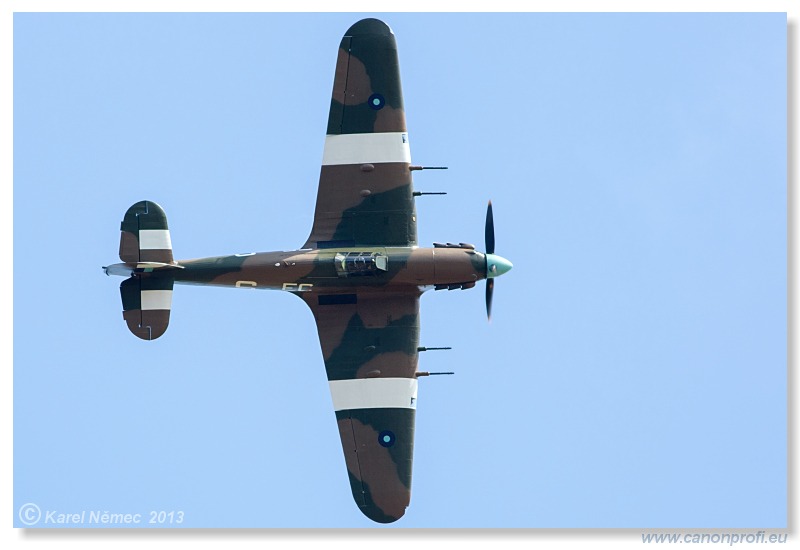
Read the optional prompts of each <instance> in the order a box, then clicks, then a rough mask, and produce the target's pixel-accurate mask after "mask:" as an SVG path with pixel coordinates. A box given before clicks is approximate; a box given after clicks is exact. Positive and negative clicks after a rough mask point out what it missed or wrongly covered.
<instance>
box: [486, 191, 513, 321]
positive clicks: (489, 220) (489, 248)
mask: <svg viewBox="0 0 800 550" xmlns="http://www.w3.org/2000/svg"><path fill="white" fill-rule="evenodd" d="M485 239H486V317H487V318H488V319H489V320H491V318H492V294H493V293H494V279H495V278H496V277H499V276H500V275H502V274H503V273H506V272H507V271H510V270H511V268H512V267H514V265H513V264H512V263H511V262H509V261H508V260H506V259H505V258H503V257H502V256H497V255H496V254H495V253H494V215H493V214H492V201H489V207H488V208H487V209H486V229H485Z"/></svg>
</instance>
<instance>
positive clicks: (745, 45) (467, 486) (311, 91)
mask: <svg viewBox="0 0 800 550" xmlns="http://www.w3.org/2000/svg"><path fill="white" fill-rule="evenodd" d="M372 15H374V14H347V13H339V14H326V15H318V14H309V15H281V14H226V15H219V14H205V15H190V14H169V15H165V14H161V15H151V14H111V15H92V14H18V15H16V16H15V18H14V90H13V91H14V113H13V114H14V159H13V160H14V187H13V192H14V202H13V207H14V228H13V229H14V514H15V517H14V522H15V525H16V526H21V524H20V521H19V518H18V517H17V510H18V509H19V508H20V507H21V506H22V505H24V504H26V503H31V502H32V503H36V504H37V505H38V506H39V507H40V508H41V509H42V510H57V511H60V512H80V511H82V510H87V511H90V510H101V511H106V510H107V511H110V512H117V513H142V514H145V518H148V517H149V516H148V515H147V514H148V513H149V511H151V510H155V511H159V510H165V511H171V510H175V511H177V510H180V511H183V512H184V523H183V526H184V527H375V526H377V524H374V523H373V522H371V521H370V520H368V519H367V518H365V517H364V516H363V515H362V514H361V513H360V512H359V511H358V509H357V507H356V505H355V503H354V502H353V499H352V496H351V493H350V487H349V483H348V479H347V473H346V469H345V464H344V458H343V455H342V449H341V444H340V441H339V436H338V431H337V429H336V424H335V418H334V414H333V410H332V405H331V400H330V395H329V391H328V385H327V381H326V378H325V371H324V365H323V362H322V355H321V352H320V349H319V345H318V339H317V334H316V327H315V324H314V320H313V317H312V315H311V313H310V311H309V310H308V309H307V308H306V306H305V305H304V304H303V303H302V302H301V301H300V300H297V299H296V298H295V297H294V296H291V295H289V294H285V293H280V292H269V291H255V290H237V289H219V288H207V287H192V286H176V288H175V292H174V297H173V311H172V317H171V324H170V327H169V329H168V330H167V332H166V334H165V335H164V336H163V337H162V338H160V339H159V340H157V341H154V342H144V341H141V340H139V339H137V338H135V337H134V336H133V335H132V334H130V333H129V332H128V330H127V328H126V326H125V323H124V321H123V320H122V315H121V302H120V297H119V291H118V287H119V284H120V283H121V282H122V279H121V278H116V277H106V276H105V275H103V272H102V270H101V269H100V268H101V266H103V265H108V264H110V263H115V262H117V261H118V258H117V250H118V244H119V223H120V220H121V219H122V216H123V214H124V212H125V210H126V209H127V208H128V207H129V206H130V205H131V204H133V203H134V202H136V201H139V200H143V199H148V200H153V201H155V202H158V203H159V204H160V205H161V206H162V207H163V208H164V209H165V211H166V213H167V216H168V219H169V224H170V229H171V234H172V242H173V246H174V250H175V255H176V257H177V258H183V259H188V258H194V257H200V256H211V255H219V254H227V253H240V252H251V251H268V250H287V249H293V248H296V247H299V246H300V245H301V244H302V243H303V242H304V241H305V239H306V237H307V236H308V233H309V230H310V227H311V222H312V216H313V210H314V201H315V197H316V192H317V182H318V177H319V165H320V161H321V157H322V146H323V142H324V133H325V129H326V122H327V114H328V107H329V102H330V92H331V87H332V82H333V71H334V65H335V60H336V49H337V47H338V44H339V40H340V38H341V35H342V34H343V33H344V31H345V30H346V29H347V28H348V27H349V26H350V25H351V24H352V23H353V22H355V21H357V20H358V19H360V18H362V17H364V16H372ZM379 17H380V18H381V19H383V20H384V21H386V22H387V23H388V24H389V25H390V26H391V27H392V29H393V30H394V32H395V34H396V36H397V42H398V47H399V55H400V66H401V74H402V83H403V89H404V94H405V106H406V116H407V123H408V129H409V138H410V143H411V155H412V160H413V162H415V163H418V164H425V165H446V166H449V167H450V168H449V170H448V171H444V172H422V173H419V172H417V173H415V178H414V183H415V187H416V189H417V190H420V191H446V192H448V195H446V196H444V197H436V196H434V197H422V198H420V199H418V201H417V210H418V220H419V226H418V227H419V241H420V245H424V246H430V244H431V243H432V242H433V241H455V242H458V241H464V242H472V243H475V244H476V245H478V247H479V248H481V249H482V248H483V224H484V216H485V208H486V202H487V200H488V199H492V201H493V204H494V214H495V226H496V232H497V252H498V253H499V254H501V255H503V256H505V257H507V258H508V259H510V260H511V261H512V262H513V263H514V270H513V271H511V272H510V273H509V274H507V275H505V276H503V277H502V278H500V279H498V280H497V284H496V288H495V296H494V306H493V318H492V322H491V323H487V322H486V318H485V311H484V287H483V283H481V284H479V285H478V287H476V288H475V289H473V290H471V291H463V292H462V291H452V292H435V293H434V292H429V293H427V294H426V295H424V296H423V298H422V302H421V303H422V311H421V324H422V332H421V344H422V345H426V346H452V347H453V350H452V351H449V352H430V353H424V354H422V355H421V358H420V369H422V370H432V371H442V370H454V371H455V372H456V375H455V376H451V377H437V378H429V379H421V380H420V388H419V401H418V409H417V430H416V446H415V462H414V479H413V487H412V491H413V494H412V500H411V505H410V507H409V509H408V511H407V513H406V516H405V517H404V518H403V519H401V520H400V521H399V522H397V523H396V524H394V526H396V527H553V528H573V527H582V528H587V527H617V528H680V527H693V528H706V527H708V528H710V527H718V528H723V527H725V528H727V527H736V528H745V527H750V528H781V527H785V526H786V525H787V385H786V380H787V324H786V320H787V291H786V289H787V278H786V273H787V256H786V250H787V237H786V235H787V186H786V179H787V171H786V163H787V157H786V136H787V130H786V128H787V126H786V119H787V111H786V103H787V95H786V86H787V77H786V64H787V58H786V46H787V39H786V37H787V35H786V16H785V15H784V14H761V15H757V14H735V15H732V14H685V15H683V14H682V15H678V14H652V15H622V14H621V15H610V14H608V15H602V14H512V15H500V14H482V15H456V14H381V15H379Z"/></svg>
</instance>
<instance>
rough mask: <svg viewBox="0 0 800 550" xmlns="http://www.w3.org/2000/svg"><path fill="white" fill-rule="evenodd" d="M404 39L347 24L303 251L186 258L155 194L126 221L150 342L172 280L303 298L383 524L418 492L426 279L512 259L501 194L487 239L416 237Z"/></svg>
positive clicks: (371, 508) (496, 270) (356, 490)
mask: <svg viewBox="0 0 800 550" xmlns="http://www.w3.org/2000/svg"><path fill="white" fill-rule="evenodd" d="M420 169H424V167H421V166H416V165H412V164H411V153H410V148H409V140H408V132H407V130H406V120H405V112H404V110H403V96H402V90H401V86H400V70H399V64H398V56H397V45H396V41H395V36H394V33H393V32H392V30H391V29H390V28H389V27H388V26H387V25H386V24H385V23H384V22H382V21H380V20H378V19H364V20H361V21H358V22H357V23H355V24H354V25H353V26H351V27H350V28H349V29H348V30H347V32H346V33H345V35H344V37H343V38H342V41H341V43H340V46H339V50H338V58H337V61H336V70H335V75H334V82H333V95H332V98H331V106H330V111H329V116H328V127H327V132H326V136H325V145H324V150H323V155H322V168H321V171H320V179H319V188H318V195H317V202H316V210H315V213H314V221H313V227H312V229H311V233H310V235H309V237H308V239H307V240H306V242H305V244H303V246H302V247H301V248H300V249H299V250H292V251H284V252H259V253H255V252H251V253H245V254H232V255H228V256H217V257H209V258H200V259H191V260H181V261H176V260H175V259H174V257H173V253H172V241H171V238H170V232H169V227H168V225H167V217H166V214H165V213H164V210H163V209H162V208H161V207H160V206H159V205H158V204H156V203H155V202H152V201H140V202H137V203H136V204H134V205H133V206H131V207H130V208H129V209H128V211H127V212H126V213H125V216H124V218H123V220H122V223H121V227H120V230H121V236H120V245H119V257H120V260H121V261H122V263H117V264H114V265H109V266H106V267H104V268H103V269H104V270H105V273H106V274H107V275H121V276H124V277H127V278H126V279H125V280H124V281H123V282H122V284H121V285H120V294H121V296H122V309H123V313H122V316H123V319H124V320H125V322H126V323H127V326H128V329H130V331H131V332H132V333H133V334H135V335H136V336H138V337H139V338H141V339H143V340H154V339H156V338H158V337H160V336H161V335H163V334H164V331H166V329H167V325H168V324H169V317H170V308H171V304H172V290H173V285H174V284H194V285H217V286H229V287H235V288H256V289H275V290H282V291H284V292H289V293H291V294H294V295H296V296H298V297H299V298H301V299H302V300H303V301H304V302H305V303H306V304H307V305H308V307H309V308H310V309H311V311H312V313H313V315H314V319H315V321H316V324H317V331H318V334H319V341H320V346H321V348H322V355H323V358H324V362H325V370H326V372H327V376H328V383H329V386H330V392H331V398H332V401H333V408H334V411H335V414H336V422H337V425H338V428H339V435H340V437H341V441H342V449H343V451H344V457H345V464H346V466H347V472H348V476H349V480H350V487H351V490H352V493H353V498H354V499H355V501H356V504H357V505H358V507H359V509H360V510H361V512H362V513H363V514H364V515H366V516H367V517H368V518H370V519H371V520H373V521H375V522H379V523H391V522H394V521H396V520H398V519H399V518H401V517H402V516H403V515H404V514H405V511H406V508H407V506H408V505H409V502H410V499H411V470H412V468H411V467H412V458H413V450H414V422H415V413H416V404H417V378H418V377H419V376H426V375H428V374H435V373H427V372H423V371H418V370H417V365H418V358H419V353H420V352H422V351H426V350H427V349H432V348H425V347H421V346H420V345H419V331H420V322H419V299H420V296H421V295H422V293H423V292H425V291H426V290H430V289H434V290H444V289H447V290H455V289H470V288H473V287H474V286H475V284H476V283H477V282H478V281H480V280H481V279H486V313H487V316H489V317H490V316H491V305H492V294H493V290H494V279H495V278H496V277H499V276H500V275H502V274H504V273H506V272H507V271H509V270H510V269H511V268H512V267H513V266H512V264H511V262H509V261H508V260H506V259H505V258H503V257H501V256H499V255H496V254H495V253H494V251H495V235H494V219H493V214H492V203H491V201H490V202H489V204H488V207H487V213H486V225H485V240H486V243H485V244H486V250H485V252H480V251H478V250H476V249H475V246H474V245H471V244H467V243H434V245H433V247H431V248H425V247H420V246H418V244H417V214H416V209H415V202H414V201H415V197H417V196H419V195H420V194H421V193H418V192H415V191H414V187H413V182H412V172H414V171H415V170H420Z"/></svg>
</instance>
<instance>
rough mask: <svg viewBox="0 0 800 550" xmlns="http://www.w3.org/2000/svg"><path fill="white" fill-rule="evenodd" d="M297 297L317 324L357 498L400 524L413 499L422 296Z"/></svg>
mask: <svg viewBox="0 0 800 550" xmlns="http://www.w3.org/2000/svg"><path fill="white" fill-rule="evenodd" d="M297 295H298V296H300V297H301V298H303V299H304V300H305V301H306V303H307V304H308V305H309V307H311V310H312V311H313V313H314V318H315V320H316V322H317V330H318V332H319V341H320V345H321V346H322V355H323V357H324V359H325V370H326V371H327V374H328V383H329V385H330V390H331V398H332V400H333V407H334V410H335V412H336V422H337V423H338V425H339V435H340V436H341V439H342V448H343V450H344V457H345V463H346V465H347V471H348V473H349V476H350V487H351V490H352V491H353V498H354V499H355V501H356V504H358V506H359V508H360V509H361V511H362V512H363V513H364V515H366V516H367V517H369V518H370V519H372V520H374V521H377V522H381V523H389V522H392V521H396V520H397V519H399V518H400V517H402V516H403V514H404V513H405V509H406V507H407V506H408V504H409V501H410V499H411V465H412V458H413V452H414V417H415V412H416V398H417V379H416V376H415V373H416V370H417V358H418V350H417V347H418V345H419V294H417V293H396V292H393V293H385V292H381V291H377V292H376V291H369V292H363V291H362V292H359V293H358V294H330V295H324V294H317V293H316V292H315V293H311V292H308V293H297Z"/></svg>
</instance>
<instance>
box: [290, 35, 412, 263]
mask: <svg viewBox="0 0 800 550" xmlns="http://www.w3.org/2000/svg"><path fill="white" fill-rule="evenodd" d="M410 162H411V152H410V149H409V143H408V133H407V131H406V119H405V111H404V109H403V94H402V89H401V86H400V69H399V65H398V60H397V45H396V43H395V38H394V34H393V33H392V31H391V29H390V28H389V27H387V26H386V24H385V23H383V22H381V21H378V20H377V19H364V20H362V21H359V22H358V23H356V24H355V25H353V26H352V27H350V29H349V30H348V31H347V33H346V34H345V36H344V37H343V38H342V42H341V44H340V46H339V56H338V59H337V62H336V73H335V76H334V82H333V94H332V97H331V107H330V112H329V115H328V129H327V135H326V137H325V148H324V151H323V155H322V169H321V172H320V180H319V190H318V193H317V204H316V211H315V213H314V226H313V228H312V230H311V235H310V236H309V238H308V241H307V242H306V244H305V245H304V246H303V248H331V247H341V246H361V245H381V246H412V245H415V244H416V243H417V222H416V213H415V210H414V196H413V189H412V181H411V171H410V170H409V165H410Z"/></svg>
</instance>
